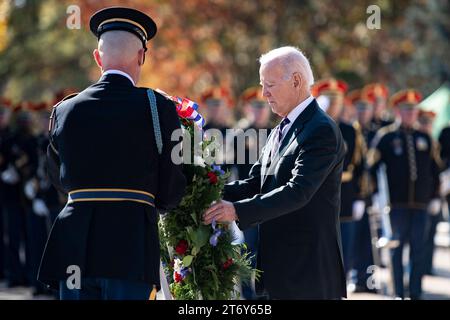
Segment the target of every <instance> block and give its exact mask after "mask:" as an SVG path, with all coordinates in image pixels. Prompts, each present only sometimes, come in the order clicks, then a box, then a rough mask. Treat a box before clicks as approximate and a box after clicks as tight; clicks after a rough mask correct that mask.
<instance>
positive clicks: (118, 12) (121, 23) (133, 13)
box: [89, 7, 157, 48]
mask: <svg viewBox="0 0 450 320" xmlns="http://www.w3.org/2000/svg"><path fill="white" fill-rule="evenodd" d="M89 27H90V29H91V31H92V33H93V34H94V35H96V36H97V38H99V39H100V36H101V35H102V34H103V33H105V32H107V31H112V30H122V31H128V32H131V33H133V34H134V35H136V36H137V37H138V38H139V39H140V40H141V41H142V44H143V46H144V48H147V47H146V43H147V41H149V40H150V39H152V38H153V37H154V36H155V34H156V31H157V27H156V23H155V22H154V21H153V19H152V18H150V17H149V16H148V15H146V14H145V13H143V12H141V11H139V10H136V9H132V8H125V7H109V8H105V9H102V10H99V11H97V12H96V13H94V14H93V15H92V17H91V19H90V21H89Z"/></svg>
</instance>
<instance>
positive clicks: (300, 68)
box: [259, 46, 314, 86]
mask: <svg viewBox="0 0 450 320" xmlns="http://www.w3.org/2000/svg"><path fill="white" fill-rule="evenodd" d="M273 61H279V62H280V63H281V64H282V65H283V67H284V70H285V76H284V78H285V79H289V78H290V77H291V76H292V74H293V73H294V72H299V73H300V74H301V75H302V77H303V78H304V79H305V80H306V83H307V84H308V85H309V86H312V85H313V84H314V75H313V72H312V69H311V66H310V64H309V61H308V59H307V58H306V57H305V55H304V54H303V52H302V51H300V49H298V48H295V47H290V46H287V47H281V48H277V49H273V50H271V51H269V52H267V53H265V54H263V55H262V56H261V57H260V58H259V63H260V64H261V67H262V66H264V65H266V64H268V63H269V62H273Z"/></svg>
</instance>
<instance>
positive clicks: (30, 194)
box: [23, 179, 37, 200]
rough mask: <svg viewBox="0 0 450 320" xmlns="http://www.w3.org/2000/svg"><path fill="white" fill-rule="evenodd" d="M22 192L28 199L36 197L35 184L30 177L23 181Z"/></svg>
mask: <svg viewBox="0 0 450 320" xmlns="http://www.w3.org/2000/svg"><path fill="white" fill-rule="evenodd" d="M23 192H24V193H25V196H26V197H27V199H28V200H33V199H34V198H35V197H36V193H37V186H36V181H35V180H33V179H31V180H28V181H27V183H25V187H24V188H23Z"/></svg>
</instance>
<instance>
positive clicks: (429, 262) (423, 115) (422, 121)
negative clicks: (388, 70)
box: [417, 110, 443, 275]
mask: <svg viewBox="0 0 450 320" xmlns="http://www.w3.org/2000/svg"><path fill="white" fill-rule="evenodd" d="M435 118H436V113H434V112H433V111H425V110H420V111H419V114H418V118H417V120H418V124H419V126H418V129H419V130H420V131H422V132H424V133H426V134H428V135H429V136H430V137H431V134H432V131H433V122H434V120H435ZM433 150H435V151H437V150H438V142H437V141H435V140H434V139H433ZM436 159H438V157H436ZM438 161H439V163H437V162H435V163H434V165H439V167H435V168H433V171H434V172H439V171H440V170H441V169H442V166H443V164H442V163H441V161H440V157H439V160H438ZM433 177H434V178H435V179H438V178H439V176H438V175H436V174H435V175H433ZM439 183H440V182H439V180H437V181H435V183H434V184H435V185H439ZM436 197H437V195H436ZM441 209H442V201H441V199H439V198H435V199H433V200H432V201H431V202H430V204H429V206H428V210H427V212H428V220H427V225H426V229H425V230H426V231H425V248H424V251H425V252H424V274H429V275H431V274H432V273H433V254H434V247H435V246H434V237H435V235H436V230H437V225H438V223H439V222H440V221H441V220H442V210H441Z"/></svg>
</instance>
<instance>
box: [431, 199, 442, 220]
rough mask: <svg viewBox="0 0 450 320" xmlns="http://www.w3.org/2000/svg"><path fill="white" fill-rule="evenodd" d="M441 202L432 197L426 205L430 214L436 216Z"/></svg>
mask: <svg viewBox="0 0 450 320" xmlns="http://www.w3.org/2000/svg"><path fill="white" fill-rule="evenodd" d="M441 206H442V202H441V199H433V200H431V201H430V204H429V205H428V213H429V214H431V215H432V216H436V215H438V214H439V212H440V211H441Z"/></svg>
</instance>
